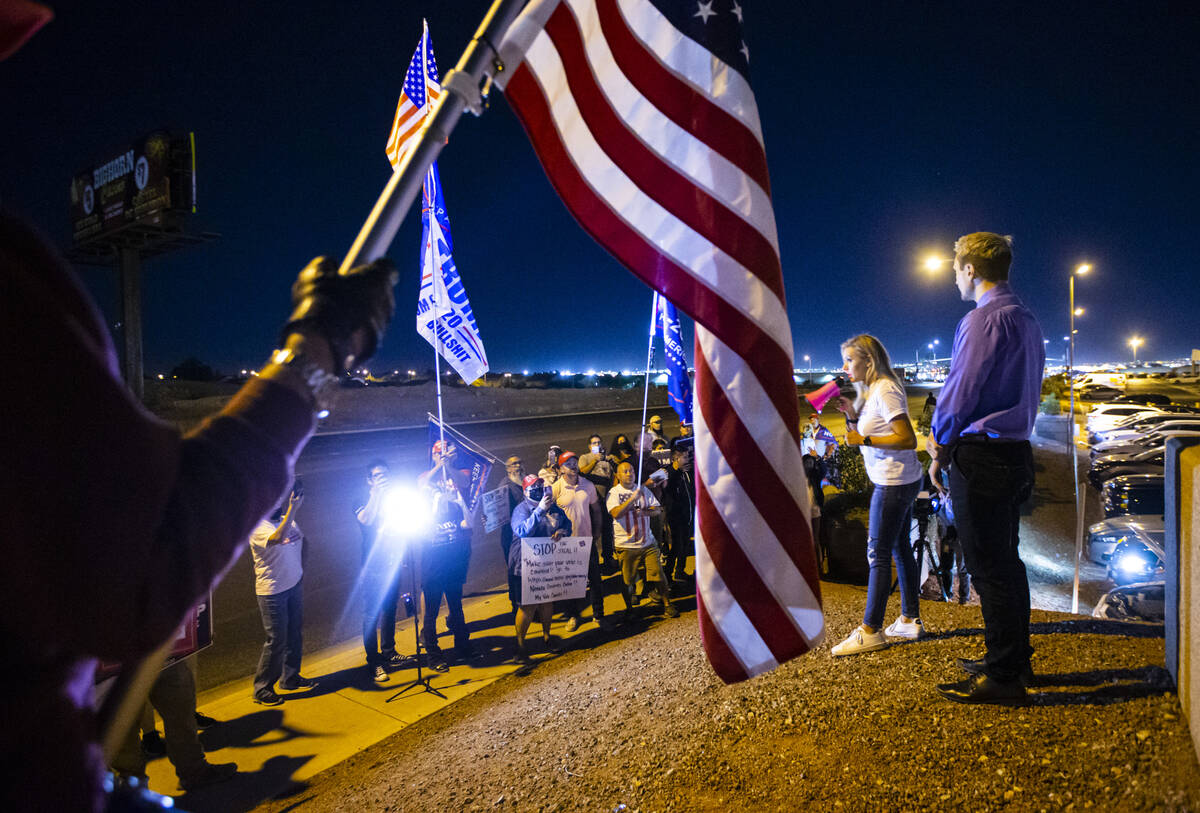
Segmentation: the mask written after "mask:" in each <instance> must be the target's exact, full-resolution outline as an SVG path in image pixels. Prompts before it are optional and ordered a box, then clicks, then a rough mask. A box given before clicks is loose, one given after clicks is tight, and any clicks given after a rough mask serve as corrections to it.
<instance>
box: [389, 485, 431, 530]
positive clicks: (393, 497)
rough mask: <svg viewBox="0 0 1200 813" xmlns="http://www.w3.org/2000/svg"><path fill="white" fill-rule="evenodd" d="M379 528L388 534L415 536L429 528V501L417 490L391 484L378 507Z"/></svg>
mask: <svg viewBox="0 0 1200 813" xmlns="http://www.w3.org/2000/svg"><path fill="white" fill-rule="evenodd" d="M379 513H380V517H381V518H382V520H383V521H382V522H381V523H380V529H381V530H382V531H384V532H386V533H389V534H396V535H398V536H406V537H415V536H419V535H420V534H422V533H427V532H428V531H429V529H430V521H429V513H430V508H429V503H428V501H427V500H425V499H423V498H422V496H421V494H419V493H418V492H417V491H415V490H413V489H411V488H406V487H404V486H392V487H391V488H389V489H388V491H387V494H385V495H384V498H383V503H382V505H380V507H379Z"/></svg>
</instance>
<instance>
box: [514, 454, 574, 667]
mask: <svg viewBox="0 0 1200 813" xmlns="http://www.w3.org/2000/svg"><path fill="white" fill-rule="evenodd" d="M523 485H524V495H523V499H522V500H521V502H520V503H519V504H518V505H517V507H516V508H514V509H513V514H512V520H511V521H510V522H509V526H510V528H511V529H512V535H513V545H512V547H511V548H510V549H509V554H508V572H509V578H510V582H509V583H510V584H512V580H514V579H515V582H516V593H515V598H514V599H513V601H514V602H515V603H516V604H517V605H518V606H517V611H516V619H515V624H514V628H515V631H516V639H517V653H516V661H517V663H522V664H529V663H532V662H533V659H532V658H530V657H529V652H528V651H527V650H526V648H525V634H526V633H527V632H528V631H529V625H530V623H532V622H533V620H534V619H537V620H538V621H540V622H541V624H542V640H543V642H545V644H546V648H547V649H548V650H550V651H551V652H553V651H554V650H555V648H556V645H555V643H554V639H553V638H552V637H551V636H550V619H551V617H552V616H553V614H554V602H553V601H546V602H543V603H541V604H522V603H521V587H522V585H521V540H522V539H525V538H535V537H550V538H551V539H553V540H555V541H558V540H559V539H562V538H563V537H564V536H570V535H571V520H569V519H568V518H567V515H566V514H564V513H563V510H562V509H561V508H559V507H558V505H556V504H555V502H554V494H553V492H552V491H551V490H550V489H548V488H546V486H545V484H544V483H543V482H542V478H541V477H538V476H537V475H536V474H531V475H529V476H528V477H526V478H525V479H524V481H523ZM510 589H511V588H510Z"/></svg>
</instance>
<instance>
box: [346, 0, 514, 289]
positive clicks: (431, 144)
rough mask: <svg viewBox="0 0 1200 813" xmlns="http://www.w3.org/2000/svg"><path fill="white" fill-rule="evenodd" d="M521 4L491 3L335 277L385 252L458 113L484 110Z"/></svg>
mask: <svg viewBox="0 0 1200 813" xmlns="http://www.w3.org/2000/svg"><path fill="white" fill-rule="evenodd" d="M525 2H526V0H495V2H494V3H492V7H491V8H490V9H488V13H487V15H486V16H485V17H484V18H483V22H482V23H480V25H479V29H478V30H477V31H476V32H475V36H474V38H473V39H472V40H471V42H470V43H468V45H467V47H466V49H465V50H464V51H463V54H462V56H461V57H460V58H459V60H458V65H457V66H455V68H454V70H452V71H450V73H448V74H446V78H445V79H444V80H443V81H442V90H444V91H446V92H445V93H443V94H442V95H441V96H439V97H438V100H437V101H436V102H435V103H434V107H433V114H432V115H431V116H430V117H429V118H428V119H427V120H426V121H425V123H424V124H423V125H422V126H421V133H420V135H419V136H418V138H417V142H416V144H414V145H413V148H412V149H411V150H410V151H409V152H408V154H407V155H405V157H404V159H403V160H401V162H400V166H399V167H397V168H396V171H395V172H394V173H393V174H392V177H391V178H390V179H388V182H387V186H385V187H384V188H383V192H382V193H381V194H380V196H379V200H377V201H376V202H375V207H374V208H373V209H372V210H371V214H370V215H368V216H367V220H366V222H365V223H363V227H362V229H361V230H360V231H359V233H358V236H357V237H356V238H355V239H354V243H353V245H351V246H350V250H349V251H348V252H347V253H346V257H345V259H343V260H342V265H341V268H339V269H338V273H339V274H345V273H348V272H349V271H350V269H351V268H353V267H354V266H356V265H358V264H360V263H364V262H370V261H371V260H375V259H378V258H379V257H382V256H383V255H384V254H385V253H386V252H387V250H388V247H389V246H390V245H391V244H392V240H393V239H394V238H395V236H396V232H397V231H399V229H400V224H401V223H403V222H404V216H405V214H407V213H408V210H409V208H410V207H411V206H412V202H413V200H414V199H415V198H416V197H417V193H418V192H419V191H420V189H421V185H422V183H423V182H424V177H425V172H426V170H427V169H428V168H429V166H430V165H431V164H433V162H434V161H435V160H437V157H438V154H439V153H441V151H442V148H443V147H444V146H446V142H447V141H448V140H449V139H450V133H451V132H452V131H453V130H454V126H455V125H456V124H458V120H459V119H460V118H461V117H462V114H463V111H464V110H467V109H469V110H470V111H471V112H473V113H475V114H476V115H479V114H480V113H482V112H483V103H484V96H485V94H486V90H487V89H489V88H490V84H491V77H492V76H493V75H494V74H496V73H498V72H500V71H502V70H504V65H503V64H502V63H501V62H500V56H499V52H498V50H497V49H498V47H499V44H500V41H501V39H503V37H504V33H505V32H506V31H507V30H508V28H509V26H510V25H511V24H512V22H513V20H515V19H516V17H517V15H518V14H520V13H521V9H522V8H523V7H524V5H525ZM485 77H487V79H488V83H487V85H485V87H484V90H483V91H482V92H481V90H480V84H481V83H482V82H483V81H484V78H485Z"/></svg>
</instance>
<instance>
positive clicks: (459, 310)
mask: <svg viewBox="0 0 1200 813" xmlns="http://www.w3.org/2000/svg"><path fill="white" fill-rule="evenodd" d="M422 26H423V30H422V32H421V41H420V42H419V43H417V50H416V52H415V53H413V58H412V62H410V63H409V65H408V72H407V73H406V74H405V76H404V90H403V92H402V93H401V94H400V103H399V105H397V107H396V115H395V117H394V118H393V120H392V132H391V134H390V135H389V136H388V143H387V156H388V160H389V161H390V162H391V164H392V168H393V169H395V168H396V167H398V166H399V165H400V161H401V159H402V158H403V157H404V154H405V153H406V152H407V151H408V149H409V147H410V146H411V145H412V144H413V143H414V142H415V141H416V138H417V134H418V133H419V131H420V129H421V125H422V124H423V123H424V121H425V118H426V117H427V116H428V115H429V114H430V113H431V112H432V111H433V103H434V102H435V101H436V100H437V97H438V94H439V93H440V92H441V86H440V85H439V82H438V69H437V61H436V60H435V59H434V57H433V41H432V40H431V39H430V38H429V25H428V24H426V23H424V22H423V23H422ZM453 246H454V244H453V241H452V240H451V238H450V218H449V217H448V216H447V214H446V201H445V199H444V198H443V197H442V181H441V176H440V175H439V174H438V167H437V162H436V161H435V162H434V163H433V165H432V166H430V167H429V171H428V172H426V173H425V184H424V189H423V194H422V202H421V290H420V292H419V293H418V295H417V332H418V333H420V334H421V335H422V336H424V337H425V340H426V341H427V342H429V343H430V344H431V345H433V347H434V350H435V351H436V352H438V353H440V354H441V356H442V357H443V358H444V359H446V361H448V362H450V366H452V367H453V368H454V369H455V371H456V372H457V373H458V374H459V375H460V376H462V379H463V381H465V382H467V383H468V384H471V383H473V382H475V381H476V380H478V379H479V377H480V376H482V375H483V374H484V373H486V372H487V371H488V362H487V354H486V353H485V352H484V350H483V340H482V339H481V338H480V336H479V326H478V325H477V324H475V314H474V313H473V312H472V311H471V303H470V302H469V301H468V300H467V291H466V289H465V288H464V287H463V282H462V278H461V277H459V275H458V269H457V268H456V267H455V265H454V256H453Z"/></svg>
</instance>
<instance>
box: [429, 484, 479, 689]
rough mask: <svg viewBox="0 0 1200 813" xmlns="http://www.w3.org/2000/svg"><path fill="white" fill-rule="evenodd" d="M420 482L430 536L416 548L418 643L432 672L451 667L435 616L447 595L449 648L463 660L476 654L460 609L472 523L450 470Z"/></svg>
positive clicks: (469, 558)
mask: <svg viewBox="0 0 1200 813" xmlns="http://www.w3.org/2000/svg"><path fill="white" fill-rule="evenodd" d="M425 485H426V487H427V488H429V489H430V490H431V491H432V497H433V535H432V536H431V537H430V538H429V540H428V542H427V543H426V544H425V545H424V546H423V547H422V549H421V592H422V598H423V600H424V602H425V614H424V617H423V619H422V628H421V643H422V645H423V646H424V647H425V651H426V652H427V653H428V654H429V666H430V668H431V669H433V670H434V671H435V672H445V671H446V670H448V669H449V668H450V664H449V663H448V662H447V660H446V655H445V653H443V652H442V649H441V647H440V646H439V645H438V640H437V639H438V635H437V617H438V611H439V610H440V609H441V607H442V599H443V598H445V599H446V628H447V629H449V630H450V632H451V633H452V634H453V635H454V649H455V653H456V655H457V656H458V658H459V660H460V661H462V662H466V661H467V660H468V659H470V658H471V657H472V656H473V655H474V654H475V653H474V649H473V648H472V646H471V638H470V633H469V632H468V631H467V620H466V616H465V615H464V614H463V606H462V594H463V585H464V584H466V581H467V568H468V567H469V566H470V563H471V527H470V524H469V522H468V520H467V510H466V505H465V503H464V501H463V496H462V492H461V491H460V490H459V488H458V486H457V485H456V484H455V481H454V479H453V477H452V476H450V474H449V473H447V474H446V476H445V477H431V478H428V479H427V480H426V481H425Z"/></svg>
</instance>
